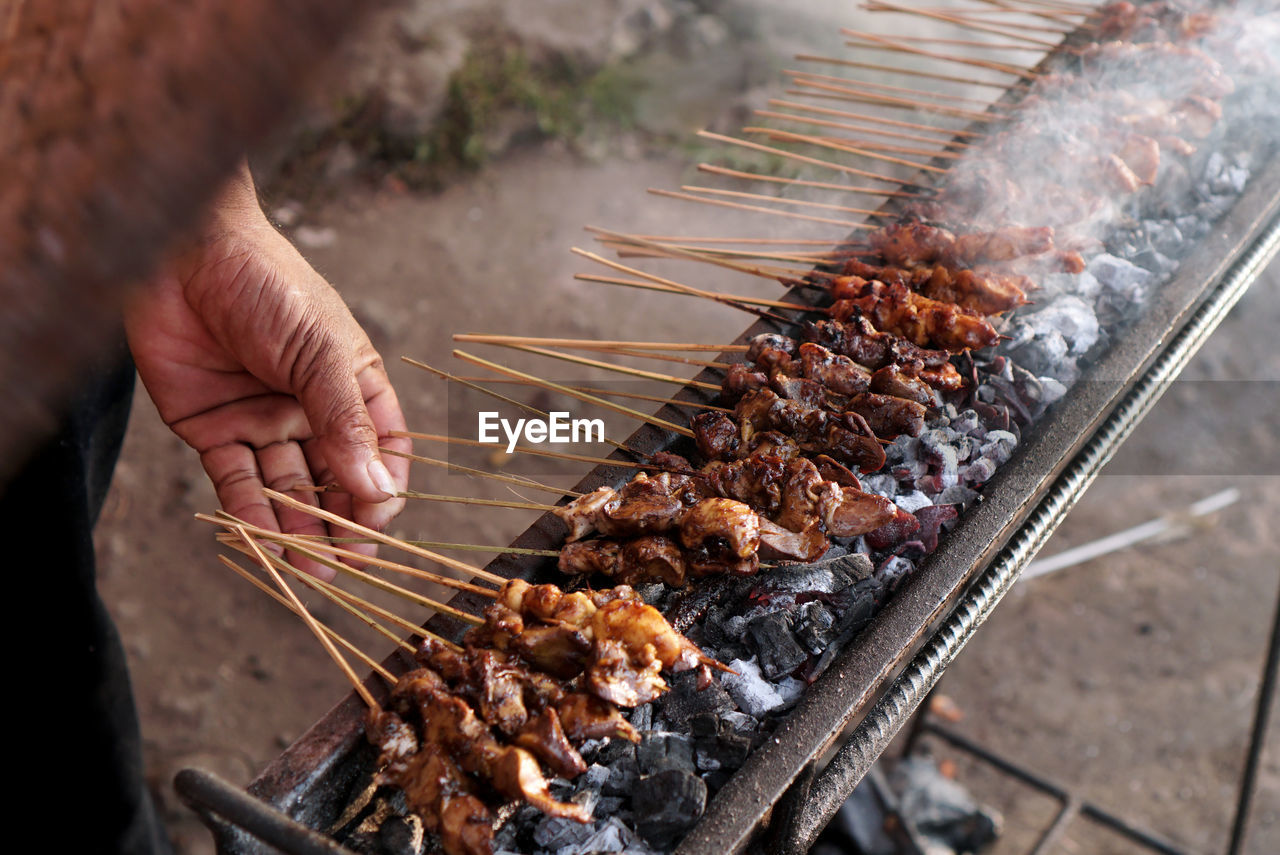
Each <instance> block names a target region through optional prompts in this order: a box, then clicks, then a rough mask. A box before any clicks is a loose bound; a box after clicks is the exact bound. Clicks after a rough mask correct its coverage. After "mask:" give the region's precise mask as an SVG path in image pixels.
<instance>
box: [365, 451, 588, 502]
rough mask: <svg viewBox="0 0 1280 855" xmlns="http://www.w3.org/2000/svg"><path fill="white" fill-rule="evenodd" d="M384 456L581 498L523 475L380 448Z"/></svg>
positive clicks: (571, 491) (576, 494) (569, 491)
mask: <svg viewBox="0 0 1280 855" xmlns="http://www.w3.org/2000/svg"><path fill="white" fill-rule="evenodd" d="M378 450H379V451H380V452H382V453H383V454H390V455H392V456H394V457H403V458H404V459H405V460H412V461H413V462H414V463H423V464H426V465H427V466H435V467H437V468H440V469H448V470H450V471H453V472H460V473H462V474H464V475H474V476H476V477H479V478H487V479H489V480H490V481H499V482H501V483H503V484H511V485H513V486H516V487H526V488H528V489H531V490H541V491H542V492H544V493H554V494H555V495H557V496H574V497H577V496H581V495H582V494H581V493H575V492H574V491H573V490H566V489H562V488H560V487H552V486H551V485H550V484H541V483H539V482H537V481H534V480H533V479H532V478H525V477H524V476H522V475H503V474H501V473H498V472H486V471H484V470H483V469H472V468H471V467H469V466H460V465H458V464H457V463H450V462H449V461H447V460H439V459H437V458H435V457H423V456H422V455H419V454H410V453H409V452H407V451H395V450H393V449H390V448H379V449H378Z"/></svg>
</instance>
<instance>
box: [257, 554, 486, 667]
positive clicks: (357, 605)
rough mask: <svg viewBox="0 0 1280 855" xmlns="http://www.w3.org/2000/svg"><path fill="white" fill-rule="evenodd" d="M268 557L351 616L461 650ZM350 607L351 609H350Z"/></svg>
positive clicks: (469, 619) (415, 626)
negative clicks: (371, 619)
mask: <svg viewBox="0 0 1280 855" xmlns="http://www.w3.org/2000/svg"><path fill="white" fill-rule="evenodd" d="M242 551H243V550H242ZM268 557H269V558H270V559H271V561H272V563H273V564H275V565H276V566H277V567H279V568H280V569H282V570H284V571H286V572H288V573H289V574H290V575H292V576H293V577H294V578H295V579H297V580H298V581H299V582H301V583H302V584H304V585H306V586H307V587H308V588H311V589H312V590H313V591H315V592H316V593H318V594H320V595H322V596H324V597H327V598H328V599H329V601H330V602H332V603H333V604H334V605H336V606H338V607H339V608H341V609H343V610H344V611H347V612H349V613H351V614H356V615H357V616H359V614H360V613H361V610H363V611H364V614H365V615H366V616H367V615H377V616H378V617H380V618H382V619H383V620H385V621H386V622H387V623H390V624H392V625H393V626H397V627H399V628H400V630H401V631H403V632H407V633H408V634H409V636H410V637H413V636H415V635H416V636H418V637H420V638H433V639H435V640H437V641H441V642H444V643H445V644H447V645H449V646H450V647H451V648H453V649H454V650H460V649H461V648H459V647H458V646H457V645H456V644H453V643H452V642H450V641H449V640H448V639H445V638H442V637H441V636H439V635H436V634H435V633H434V632H431V631H430V630H427V629H424V628H423V627H421V626H419V625H417V624H415V623H414V622H413V621H411V620H409V619H408V618H404V617H401V616H400V615H398V614H396V613H395V612H392V611H388V610H387V609H384V608H382V607H381V606H379V605H376V604H374V603H371V602H369V601H368V600H366V599H364V598H363V597H360V596H357V595H356V594H353V593H351V592H350V591H344V590H343V589H342V588H339V587H338V586H337V585H334V584H333V583H332V582H325V581H322V580H320V579H317V578H316V577H314V576H312V575H310V574H309V573H304V572H303V571H301V570H299V569H298V568H296V567H294V566H293V565H292V564H290V563H289V562H287V561H285V560H284V559H283V558H281V557H279V556H278V555H271V554H270V553H268ZM348 606H349V607H350V608H348ZM459 614H461V615H463V616H464V619H465V620H466V622H468V623H470V622H473V621H475V620H476V617H475V616H474V615H468V614H467V613H466V612H459Z"/></svg>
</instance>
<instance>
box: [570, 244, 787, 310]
mask: <svg viewBox="0 0 1280 855" xmlns="http://www.w3.org/2000/svg"><path fill="white" fill-rule="evenodd" d="M586 230H587V231H589V232H591V233H593V234H596V235H603V236H605V237H607V238H610V239H612V240H614V241H621V242H625V243H634V244H636V245H638V246H641V247H646V248H648V249H654V250H658V251H660V252H663V253H665V254H666V255H667V256H668V257H670V258H688V259H692V260H694V261H704V262H706V263H708V264H714V265H716V266H717V267H724V268H727V269H729V270H736V271H738V272H739V273H746V274H749V275H751V276H763V277H765V278H767V279H776V278H778V277H777V276H775V275H773V274H771V273H768V272H766V271H764V270H763V269H762V268H760V267H759V266H756V265H750V264H739V263H737V262H733V261H726V260H724V259H718V258H710V257H708V256H705V255H700V254H698V253H696V252H689V251H688V250H683V249H676V248H675V247H672V246H669V245H666V244H660V243H656V242H654V241H650V240H646V239H644V238H641V237H638V236H635V235H626V234H623V233H621V232H610V231H606V230H605V229H601V228H598V227H596V226H586ZM569 251H570V252H572V253H574V254H575V255H581V256H582V257H583V258H589V259H591V260H592V261H594V262H596V263H597V264H603V265H604V266H605V267H608V268H611V269H613V270H617V271H618V272H620V273H629V274H631V275H632V276H639V277H640V278H641V279H647V280H648V281H650V282H653V283H655V284H658V285H662V286H665V287H667V288H672V289H674V290H676V291H680V292H682V293H685V294H691V295H693V296H697V297H703V298H705V299H708V300H716V301H717V302H721V303H728V304H729V305H733V304H734V303H751V304H753V305H760V306H763V305H772V306H774V307H775V308H784V309H790V308H803V307H797V306H795V304H794V303H783V302H782V301H779V300H774V301H770V302H768V303H766V302H763V301H760V300H755V299H746V298H738V297H726V296H725V295H722V294H720V293H719V292H716V291H705V290H703V289H701V288H694V287H692V286H689V285H683V284H681V283H679V282H675V281H673V280H671V279H666V278H664V277H662V276H655V275H654V274H652V273H646V272H645V271H643V270H640V269H638V268H635V267H628V266H627V265H625V264H619V263H618V262H616V261H610V260H609V259H607V258H602V257H601V256H599V255H596V254H595V253H594V252H588V251H586V250H585V249H579V248H578V247H573V248H571V249H570V250H569ZM775 318H776V319H777V320H780V321H785V320H786V319H785V318H777V316H775Z"/></svg>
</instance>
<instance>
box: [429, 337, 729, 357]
mask: <svg viewBox="0 0 1280 855" xmlns="http://www.w3.org/2000/svg"><path fill="white" fill-rule="evenodd" d="M453 340H454V341H466V342H477V343H484V344H505V343H511V344H530V345H537V346H541V347H570V348H581V349H592V348H596V349H604V348H610V347H625V348H628V349H630V350H684V351H702V352H704V353H722V352H724V351H725V348H724V347H722V346H721V345H718V344H700V343H697V342H687V341H672V342H663V341H628V340H619V339H602V338H601V339H597V338H543V337H538V336H527V335H497V334H488V333H456V334H455V335H454V336H453ZM743 349H744V350H745V349H746V346H745V345H744V346H743Z"/></svg>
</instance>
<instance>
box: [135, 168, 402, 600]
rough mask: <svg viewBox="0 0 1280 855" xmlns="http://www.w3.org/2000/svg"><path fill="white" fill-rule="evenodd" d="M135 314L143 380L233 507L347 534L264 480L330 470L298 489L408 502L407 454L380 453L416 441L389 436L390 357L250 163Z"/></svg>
mask: <svg viewBox="0 0 1280 855" xmlns="http://www.w3.org/2000/svg"><path fill="white" fill-rule="evenodd" d="M125 321H126V329H127V331H128V336H129V345H130V349H131V350H132V351H133V356H134V360H135V362H136V363H137V366H138V374H139V375H140V376H141V378H142V381H143V383H144V384H145V385H146V387H147V391H148V392H149V393H150V394H151V398H152V400H153V401H154V402H155V404H156V407H157V409H158V410H159V411H160V415H161V417H163V418H164V420H165V422H166V423H167V424H168V425H169V427H171V428H172V429H173V430H174V432H175V433H177V434H178V436H180V437H182V438H183V439H184V440H186V442H187V444H189V445H190V446H192V447H193V448H194V449H195V450H196V451H198V452H199V453H200V459H201V462H202V463H203V464H204V469H205V472H207V473H208V475H209V478H210V479H212V481H213V484H214V487H215V489H216V490H217V493H218V499H219V501H221V503H222V507H223V508H224V509H225V510H226V511H227V512H228V513H230V514H233V515H234V516H237V517H240V518H241V519H244V520H246V521H247V522H250V523H253V524H255V525H259V526H262V527H263V528H268V529H272V530H279V531H285V532H295V533H299V534H334V535H343V534H346V535H347V536H349V535H350V533H349V532H343V531H329V530H328V528H327V526H326V525H325V524H324V523H323V522H321V521H318V520H316V519H315V518H314V517H311V516H308V515H307V514H304V513H302V512H301V511H295V510H290V509H288V508H282V507H276V506H273V505H272V504H271V503H269V502H268V501H267V500H266V499H265V498H264V497H263V496H262V487H263V486H264V485H265V486H268V487H271V488H273V489H276V490H280V491H282V492H287V491H289V490H290V489H292V488H295V487H298V486H309V485H313V484H330V483H334V482H336V483H338V484H340V485H341V486H342V487H343V488H344V489H345V490H346V491H347V492H341V493H339V492H326V493H323V494H321V495H320V496H319V497H317V496H316V494H314V493H310V492H298V493H294V494H293V495H295V496H296V497H297V498H299V499H302V500H303V501H308V502H310V503H312V504H316V503H317V502H318V503H319V504H320V505H321V506H322V507H324V508H326V509H327V510H330V511H333V512H335V513H338V514H341V515H342V516H344V517H346V518H348V519H353V520H355V521H356V522H358V523H361V524H362V525H366V526H370V527H372V528H377V529H381V528H383V527H384V526H385V525H387V524H388V523H389V522H390V521H391V520H392V518H393V517H395V515H396V514H397V513H399V512H400V510H401V509H402V508H403V506H404V500H403V499H398V498H394V494H395V493H397V492H398V491H400V490H403V489H404V487H405V484H406V483H407V481H408V469H409V467H408V461H407V460H405V459H404V458H400V457H394V456H391V455H387V456H386V458H385V459H384V458H382V456H381V455H379V453H378V447H379V446H380V445H381V446H384V447H388V448H398V449H401V450H404V451H408V450H409V442H408V440H406V439H394V438H390V437H389V436H388V433H389V432H390V431H393V430H404V428H405V422H404V416H403V414H402V413H401V411H400V405H399V403H398V401H397V400H396V395H395V392H394V390H393V389H392V388H391V384H390V382H389V381H388V379H387V375H386V371H385V370H384V369H383V364H382V360H381V358H380V357H379V356H378V354H377V352H376V351H375V350H374V349H373V346H372V345H371V344H370V343H369V338H368V336H366V335H365V333H364V331H363V330H362V329H361V328H360V325H359V324H357V323H356V321H355V319H354V318H353V317H352V316H351V312H350V311H348V310H347V307H346V305H345V304H344V303H343V301H342V298H341V297H339V296H338V294H337V292H336V291H334V290H333V288H332V287H331V286H330V285H329V283H328V282H326V281H325V280H324V278H323V277H321V276H320V274H318V273H317V272H316V271H315V270H313V269H312V267H311V266H310V265H309V264H308V263H307V262H306V260H305V259H303V258H302V256H301V255H300V254H299V253H298V251H297V250H296V249H294V248H293V246H292V245H291V244H290V243H289V241H288V240H286V239H285V238H284V237H283V236H282V235H281V234H279V233H278V232H277V231H276V230H275V229H274V228H273V227H272V226H271V224H270V223H269V222H268V221H267V219H266V217H265V216H264V215H263V213H262V210H261V208H259V206H258V201H257V197H256V194H255V193H254V190H253V184H252V179H250V178H249V176H248V171H247V170H244V171H243V173H242V174H241V175H239V176H237V178H236V179H235V180H234V181H233V182H232V183H231V185H229V187H228V190H227V191H226V193H225V194H224V196H223V198H222V199H221V200H220V202H219V203H218V204H217V205H216V206H215V208H214V210H213V212H212V213H211V215H210V217H209V219H208V222H207V225H206V227H205V229H204V234H203V235H202V237H201V239H200V240H199V241H198V243H197V244H196V245H195V246H193V247H191V248H190V249H188V250H187V251H185V252H184V253H183V254H182V255H181V256H180V257H179V258H177V259H175V260H174V261H173V262H171V263H170V264H169V265H167V267H166V269H165V270H164V272H163V273H162V274H161V275H160V276H159V277H157V279H156V281H155V282H154V283H152V284H150V285H149V286H148V287H147V288H145V289H143V291H142V292H141V293H140V294H139V296H138V297H137V299H136V300H135V301H134V303H133V304H132V305H131V306H130V307H129V309H128V311H127V312H126V318H125ZM357 548H358V547H357ZM362 551H365V552H368V553H371V552H372V547H368V548H365V549H363V550H362ZM301 563H302V564H303V565H304V569H306V570H308V571H309V572H312V573H314V574H315V575H317V576H320V577H321V578H326V579H328V578H332V576H333V575H334V571H333V570H332V569H331V568H326V567H324V566H323V565H320V564H315V563H313V562H309V561H302V562H301Z"/></svg>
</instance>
